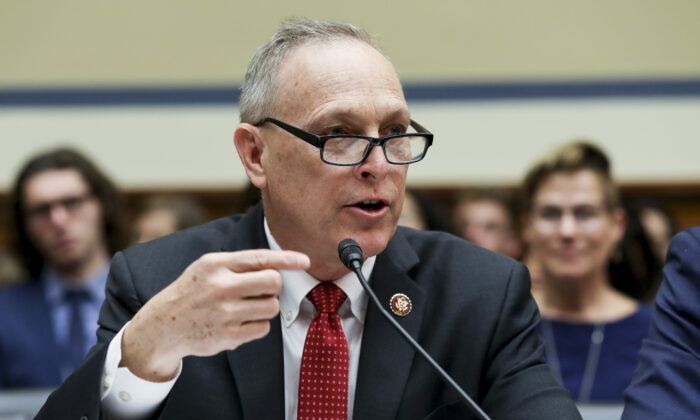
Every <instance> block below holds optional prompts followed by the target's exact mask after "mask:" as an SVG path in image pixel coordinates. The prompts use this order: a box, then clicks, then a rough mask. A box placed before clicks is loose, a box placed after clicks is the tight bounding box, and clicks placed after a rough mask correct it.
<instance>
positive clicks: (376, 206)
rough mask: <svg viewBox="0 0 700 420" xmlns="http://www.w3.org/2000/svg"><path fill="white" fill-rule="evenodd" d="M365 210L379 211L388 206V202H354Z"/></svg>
mask: <svg viewBox="0 0 700 420" xmlns="http://www.w3.org/2000/svg"><path fill="white" fill-rule="evenodd" d="M354 206H355V207H358V208H360V209H362V210H364V211H378V210H381V209H382V208H384V207H385V206H386V203H385V202H383V201H381V200H364V201H360V202H358V203H355V204H354Z"/></svg>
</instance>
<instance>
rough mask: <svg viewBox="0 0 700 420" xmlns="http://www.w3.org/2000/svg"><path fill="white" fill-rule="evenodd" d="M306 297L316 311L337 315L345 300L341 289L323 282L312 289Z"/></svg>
mask: <svg viewBox="0 0 700 420" xmlns="http://www.w3.org/2000/svg"><path fill="white" fill-rule="evenodd" d="M306 297H307V298H308V299H309V300H310V301H311V303H313V304H314V306H315V307H316V310H317V311H319V312H326V313H337V312H338V308H340V305H342V304H343V302H345V298H346V296H345V292H343V289H341V288H340V287H338V286H336V285H335V284H333V283H330V282H323V283H321V284H319V285H318V286H316V287H314V288H313V289H311V291H310V292H309V294H308V295H306Z"/></svg>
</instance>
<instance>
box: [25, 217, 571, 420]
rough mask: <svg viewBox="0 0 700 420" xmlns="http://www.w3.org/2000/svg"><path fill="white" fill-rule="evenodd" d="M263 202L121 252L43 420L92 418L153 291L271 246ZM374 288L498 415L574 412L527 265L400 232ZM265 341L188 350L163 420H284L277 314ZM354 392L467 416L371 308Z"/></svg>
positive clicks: (408, 411) (358, 413)
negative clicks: (112, 351)
mask: <svg viewBox="0 0 700 420" xmlns="http://www.w3.org/2000/svg"><path fill="white" fill-rule="evenodd" d="M266 247H268V244H267V240H266V238H265V233H264V229H263V214H262V208H261V207H260V206H258V207H256V208H255V209H254V210H252V211H251V212H250V213H248V214H247V215H245V216H243V217H241V216H233V217H230V218H226V219H220V220H217V221H214V222H211V223H208V224H206V225H204V226H201V227H196V228H193V229H189V230H186V231H183V232H181V233H178V234H174V235H171V236H168V237H165V238H162V239H160V240H156V241H154V242H152V243H149V244H145V245H141V246H136V247H132V248H130V249H127V250H126V251H124V252H123V253H118V254H117V255H116V256H115V257H114V259H113V261H112V272H111V274H110V279H109V280H108V281H107V298H106V301H105V304H104V306H103V308H102V312H101V314H100V325H101V327H100V329H99V330H98V337H99V342H98V344H97V346H96V347H95V348H94V349H93V350H92V352H91V354H90V356H89V357H88V360H87V361H86V363H85V365H84V366H83V367H82V368H81V369H79V370H78V371H77V372H76V373H75V374H74V375H73V376H72V377H70V378H69V379H68V380H67V381H66V382H65V384H64V385H63V386H62V387H61V388H60V389H59V390H57V391H56V392H55V393H54V394H53V395H52V396H51V397H50V398H49V400H48V401H47V403H46V405H45V406H44V408H43V410H42V411H41V413H40V414H39V418H62V419H72V418H75V419H78V418H80V417H81V416H86V417H87V418H90V419H93V418H97V417H98V415H99V412H100V396H99V389H100V375H101V372H102V369H103V364H104V359H105V355H106V351H107V346H108V343H109V341H110V340H111V339H112V337H113V336H114V335H115V333H116V332H118V330H119V329H120V328H121V327H122V325H123V324H124V323H125V322H126V321H128V320H129V319H130V318H131V317H132V316H133V315H134V314H135V313H136V312H137V311H138V310H139V308H140V307H141V306H142V305H143V304H144V302H146V301H147V300H148V299H149V298H150V297H152V296H153V295H154V294H156V293H157V292H158V291H159V290H161V289H163V288H164V287H165V286H167V285H168V284H169V283H170V282H172V281H173V280H175V279H176V278H177V277H178V276H179V275H180V274H181V273H182V271H183V270H184V269H185V268H186V267H187V266H188V265H189V264H190V263H191V262H192V261H194V260H195V259H196V258H198V257H199V256H201V255H202V254H204V253H207V252H213V251H222V250H223V251H235V250H241V249H251V248H266ZM370 281H371V283H372V285H373V288H374V290H375V291H376V294H377V295H378V296H379V299H380V300H381V301H382V302H386V303H387V305H388V303H389V299H390V297H391V296H392V295H393V294H395V293H397V292H401V293H405V294H406V295H408V296H409V297H410V298H411V300H412V301H413V307H414V308H413V311H412V312H411V313H410V314H409V315H408V316H405V317H401V318H399V319H398V321H399V323H401V324H402V325H403V326H404V327H405V328H406V329H407V330H408V332H409V333H410V334H411V335H412V336H413V337H414V338H416V339H417V340H418V341H419V342H420V343H421V344H422V345H423V346H424V347H425V348H426V350H427V351H428V352H429V353H430V354H431V355H432V356H433V357H434V358H435V359H436V360H437V361H438V362H439V363H440V364H441V365H442V366H443V367H444V368H445V370H446V371H447V372H448V373H449V374H450V375H451V376H452V377H453V378H454V379H455V380H456V381H457V382H458V383H460V384H461V385H462V387H464V389H465V390H466V391H467V392H468V393H469V394H470V395H471V396H472V397H473V398H474V399H475V400H476V401H477V402H478V403H479V404H480V405H481V406H482V407H483V409H484V410H485V411H486V412H487V413H489V414H490V415H491V416H492V417H493V418H494V419H497V418H502V419H505V418H507V419H519V418H522V419H557V420H561V419H568V418H579V415H578V412H577V411H576V409H575V406H574V405H573V403H572V401H571V399H570V398H569V396H568V393H567V392H566V391H565V390H564V389H563V388H561V387H559V386H558V385H557V384H556V382H555V381H554V379H553V378H552V376H551V375H550V372H549V369H548V367H547V366H546V365H545V364H544V362H543V351H542V343H541V340H540V339H539V338H538V335H537V332H536V330H535V328H536V324H537V322H538V313H537V308H536V307H535V303H534V301H533V300H532V299H531V297H530V295H529V288H530V282H529V280H528V274H527V270H526V269H525V267H524V266H523V265H521V264H519V263H517V262H515V261H513V260H511V259H508V258H506V257H502V256H499V255H497V254H494V253H491V252H489V251H486V250H484V249H481V248H478V247H476V246H474V245H471V244H469V243H467V242H465V241H462V240H460V239H457V238H455V237H453V236H449V235H446V234H442V233H424V232H417V231H414V230H410V229H405V228H399V229H398V231H397V233H396V234H395V235H394V237H393V238H392V239H391V241H390V242H389V244H388V246H387V248H386V249H385V250H384V252H382V254H381V255H379V256H378V258H377V261H376V263H375V266H374V271H373V273H372V278H371V280H370ZM271 324H272V328H271V332H270V333H269V334H268V335H267V336H266V337H264V338H263V339H260V340H257V341H254V342H251V343H247V344H244V345H242V346H241V347H239V348H237V349H236V350H234V351H227V352H222V353H220V354H218V355H216V356H213V357H206V358H201V357H187V358H185V360H184V362H183V369H182V373H181V375H180V378H179V379H178V380H177V382H176V383H175V386H174V387H173V389H172V391H171V392H170V394H169V396H168V397H167V399H166V400H165V402H164V404H163V405H162V407H161V409H160V411H159V415H160V416H161V417H163V418H168V419H171V418H177V419H180V418H182V419H194V418H206V419H251V420H257V419H282V418H284V379H283V372H284V370H283V356H282V335H281V323H280V320H279V318H274V319H273V320H272V322H271ZM356 386H357V389H356V394H355V403H354V404H355V405H354V418H356V419H398V418H402V419H420V418H424V417H426V416H430V415H432V416H431V417H430V418H431V419H440V418H470V417H471V413H470V411H469V410H468V409H467V408H466V407H464V406H463V405H462V403H461V402H459V400H458V396H457V395H456V393H454V392H452V391H451V390H449V389H447V387H446V386H445V384H444V383H443V382H442V380H441V379H440V378H439V377H438V375H437V374H436V373H434V372H433V371H432V369H431V368H430V367H429V366H428V364H426V363H425V362H424V361H423V360H422V359H420V356H417V355H416V354H415V352H414V351H413V350H412V349H411V348H410V347H409V346H408V345H407V344H406V343H404V342H403V341H402V339H401V337H400V336H399V335H398V333H396V332H395V331H394V330H392V328H391V327H390V326H389V325H388V323H387V322H386V320H384V319H383V318H381V315H380V314H379V313H378V311H377V310H376V309H375V308H374V307H373V306H372V305H371V304H370V306H369V308H368V310H367V317H366V320H365V325H364V330H363V337H362V350H361V354H360V362H359V369H358V377H357V383H356Z"/></svg>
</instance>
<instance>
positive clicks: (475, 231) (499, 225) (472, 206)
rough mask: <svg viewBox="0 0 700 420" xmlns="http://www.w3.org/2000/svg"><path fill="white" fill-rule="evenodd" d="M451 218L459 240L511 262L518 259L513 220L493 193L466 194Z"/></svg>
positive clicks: (504, 203) (502, 200) (507, 205)
mask: <svg viewBox="0 0 700 420" xmlns="http://www.w3.org/2000/svg"><path fill="white" fill-rule="evenodd" d="M453 218H454V222H455V225H456V226H457V231H458V233H459V235H460V236H461V237H462V238H464V239H466V240H468V241H469V242H473V243H475V244H477V245H479V246H483V247H484V248H486V249H490V250H491V251H494V252H498V253H499V254H503V255H507V256H509V257H511V258H519V257H520V254H521V253H522V245H521V242H520V238H519V237H518V234H517V232H516V228H515V224H516V223H515V216H514V214H513V210H512V209H511V205H510V203H509V202H508V199H507V197H506V196H505V195H503V194H500V193H499V192H497V191H494V190H477V191H472V192H469V193H465V194H463V195H461V196H460V197H459V199H458V201H457V205H456V206H455V208H454V217H453Z"/></svg>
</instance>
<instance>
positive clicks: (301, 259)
mask: <svg viewBox="0 0 700 420" xmlns="http://www.w3.org/2000/svg"><path fill="white" fill-rule="evenodd" d="M220 255H222V257H221V258H222V261H223V264H224V265H225V266H226V268H228V269H229V270H231V271H235V272H237V273H243V272H248V271H258V270H265V269H273V270H306V269H307V268H309V266H310V265H311V261H310V260H309V257H308V256H306V254H302V253H301V252H296V251H273V250H271V249H249V250H245V251H235V252H221V253H220Z"/></svg>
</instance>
